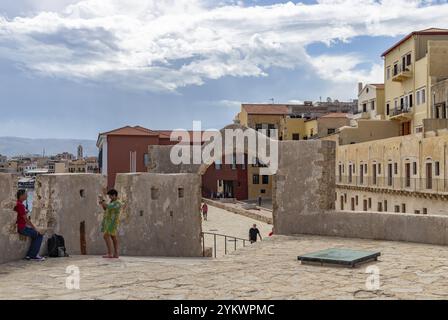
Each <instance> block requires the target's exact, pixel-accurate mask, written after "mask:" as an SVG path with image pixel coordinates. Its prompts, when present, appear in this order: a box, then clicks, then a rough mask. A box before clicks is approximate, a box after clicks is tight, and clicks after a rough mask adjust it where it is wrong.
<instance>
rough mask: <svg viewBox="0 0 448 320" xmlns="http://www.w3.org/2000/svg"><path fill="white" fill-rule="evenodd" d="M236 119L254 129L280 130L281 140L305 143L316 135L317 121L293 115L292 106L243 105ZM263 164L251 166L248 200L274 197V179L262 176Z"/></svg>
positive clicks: (279, 137)
mask: <svg viewBox="0 0 448 320" xmlns="http://www.w3.org/2000/svg"><path fill="white" fill-rule="evenodd" d="M236 120H238V122H239V123H240V124H241V125H243V126H246V127H249V128H252V129H255V130H262V129H265V130H268V135H270V132H269V129H276V130H278V139H279V140H306V139H311V138H314V137H315V136H316V135H317V132H318V127H317V121H316V120H315V119H307V118H299V117H295V116H293V115H292V113H291V110H290V106H288V105H280V104H278V105H276V104H266V105H263V104H243V105H242V106H241V112H240V113H239V114H238V115H237V117H236ZM261 166H263V164H262V163H257V164H255V165H249V166H248V170H247V172H248V198H249V199H250V200H254V199H258V197H262V198H263V199H271V198H272V178H273V177H272V176H264V175H260V167H261Z"/></svg>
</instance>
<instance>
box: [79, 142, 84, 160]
mask: <svg viewBox="0 0 448 320" xmlns="http://www.w3.org/2000/svg"><path fill="white" fill-rule="evenodd" d="M83 158H84V152H83V148H82V145H79V146H78V160H79V159H83Z"/></svg>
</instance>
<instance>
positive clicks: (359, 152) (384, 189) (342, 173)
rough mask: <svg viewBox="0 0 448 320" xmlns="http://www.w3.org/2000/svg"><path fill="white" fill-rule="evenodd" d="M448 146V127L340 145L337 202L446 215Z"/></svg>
mask: <svg viewBox="0 0 448 320" xmlns="http://www.w3.org/2000/svg"><path fill="white" fill-rule="evenodd" d="M439 133H440V132H439ZM447 146H448V132H445V133H444V134H442V133H440V134H439V135H433V136H427V137H425V136H424V135H423V134H413V135H408V136H405V137H393V138H389V139H384V140H377V141H372V142H366V143H359V144H353V145H344V146H339V147H338V148H337V160H336V179H337V180H336V183H337V202H336V207H337V208H338V209H340V210H353V211H380V212H403V213H412V214H447V215H448V206H447V200H448V170H447V168H448V148H447Z"/></svg>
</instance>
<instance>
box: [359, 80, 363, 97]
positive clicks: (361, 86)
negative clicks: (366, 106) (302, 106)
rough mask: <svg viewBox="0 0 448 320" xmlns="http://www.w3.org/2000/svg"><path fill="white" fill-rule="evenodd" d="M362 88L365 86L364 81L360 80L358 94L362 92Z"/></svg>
mask: <svg viewBox="0 0 448 320" xmlns="http://www.w3.org/2000/svg"><path fill="white" fill-rule="evenodd" d="M362 88H363V84H362V82H358V95H359V94H360V93H361V91H362Z"/></svg>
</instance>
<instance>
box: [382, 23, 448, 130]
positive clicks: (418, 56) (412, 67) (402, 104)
mask: <svg viewBox="0 0 448 320" xmlns="http://www.w3.org/2000/svg"><path fill="white" fill-rule="evenodd" d="M447 40H448V30H447V29H435V28H432V29H427V30H422V31H416V32H413V33H411V34H409V35H408V36H407V37H405V38H404V39H402V40H401V41H400V42H399V43H397V44H396V45H394V46H393V47H392V48H390V49H388V50H387V51H386V52H384V53H383V55H382V56H383V58H384V67H385V71H384V73H385V103H386V106H385V118H386V119H389V120H393V121H397V122H398V123H399V124H400V134H401V135H407V134H411V133H420V132H423V131H424V129H423V122H424V119H427V118H433V117H434V116H435V115H434V112H433V108H432V105H433V99H432V96H431V94H429V92H430V90H431V87H432V86H433V85H434V84H435V83H436V82H437V81H438V78H440V77H442V76H448V70H447V69H448V68H447V67H446V66H444V65H445V64H446V61H447V59H448V51H447V50H446V49H447V48H448V42H447Z"/></svg>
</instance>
